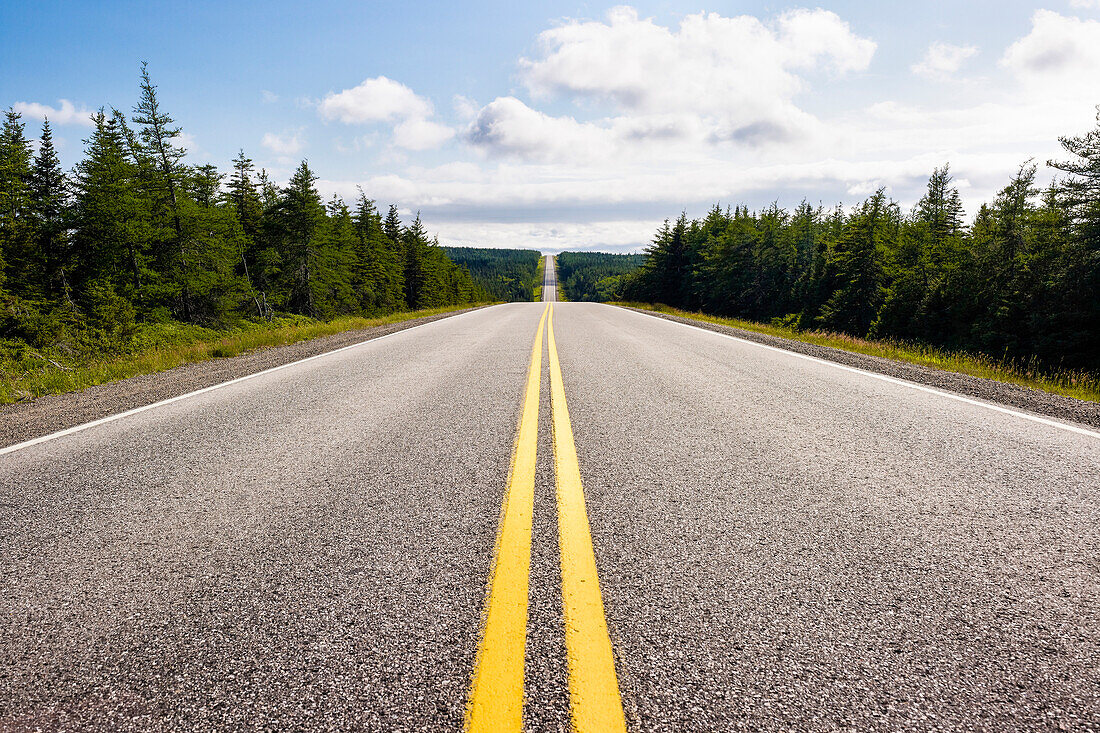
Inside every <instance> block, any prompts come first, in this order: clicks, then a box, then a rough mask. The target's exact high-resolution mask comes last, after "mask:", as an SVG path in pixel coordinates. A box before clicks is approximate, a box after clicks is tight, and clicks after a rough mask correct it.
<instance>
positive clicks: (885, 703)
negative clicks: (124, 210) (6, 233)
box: [0, 275, 1100, 731]
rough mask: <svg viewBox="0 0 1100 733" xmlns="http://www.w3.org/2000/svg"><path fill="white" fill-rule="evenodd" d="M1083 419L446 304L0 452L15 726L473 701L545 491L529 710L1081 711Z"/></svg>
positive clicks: (756, 719)
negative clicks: (354, 341)
mask: <svg viewBox="0 0 1100 733" xmlns="http://www.w3.org/2000/svg"><path fill="white" fill-rule="evenodd" d="M548 277H549V275H548ZM544 292H548V293H552V292H553V290H552V289H551V290H549V291H546V290H544ZM551 307H552V312H553V317H552V324H551V322H550V319H549V318H546V320H540V319H544V318H545V314H546V311H547V310H549V309H550V308H551ZM540 322H541V323H544V330H545V331H546V332H547V335H549V332H550V331H551V329H552V332H553V335H554V337H555V338H556V354H554V353H551V351H550V350H549V348H548V345H547V343H546V338H545V337H544V338H543V339H542V340H540V341H538V342H537V346H535V344H536V341H535V338H536V333H537V332H538V331H539V327H540ZM533 347H534V348H533ZM536 356H537V357H538V358H537V359H536V358H534V357H536ZM536 362H537V364H535V363H536ZM532 364H535V366H536V368H535V370H534V371H533V372H531V371H530V369H531V365H532ZM555 366H556V367H557V369H558V373H557V376H556V377H555V375H554V367H555ZM532 374H534V379H533V380H532V379H531V376H532ZM552 377H555V378H556V379H557V382H555V384H556V385H557V387H556V388H555V389H557V390H558V391H556V392H555V395H556V396H555V402H554V403H553V404H552V403H551V387H552V384H551V382H552ZM532 385H533V386H532ZM532 390H534V391H533V392H532ZM532 395H533V396H532ZM565 399H567V401H568V410H567V412H566V410H565V402H564V400H565ZM536 408H537V415H536V414H532V410H534V409H536ZM524 416H527V419H528V422H527V423H526V424H527V427H528V429H527V430H526V432H525V431H524V430H523V429H522V427H521V426H522V425H523V424H524V423H523V422H522V421H523V419H524ZM530 420H534V421H535V422H534V423H531V422H530ZM563 421H564V422H563ZM532 425H534V426H535V427H536V428H537V429H533V428H532ZM566 427H568V428H569V429H570V430H571V438H572V442H571V441H568V440H566V437H567V435H566V433H565V428H566ZM1067 427H1068V428H1072V427H1073V426H1071V425H1068V426H1066V427H1063V426H1062V424H1060V423H1054V424H1051V422H1041V421H1038V420H1035V419H1029V418H1028V417H1027V416H1024V415H1019V414H1012V413H1010V412H1004V411H998V410H996V409H992V408H991V407H990V406H987V405H985V404H981V403H975V402H970V401H963V400H960V399H953V398H951V397H949V396H945V395H943V394H939V393H936V392H933V391H928V390H924V389H920V388H917V387H913V386H907V385H903V384H896V383H892V382H889V381H885V380H883V379H881V378H878V377H876V376H874V375H870V374H867V373H863V372H858V371H853V370H850V369H845V368H843V367H838V366H837V365H831V364H826V363H821V362H818V361H815V360H811V359H806V358H803V357H800V356H797V355H794V354H791V353H788V352H782V351H778V350H773V349H769V348H766V347H762V346H760V345H757V344H750V343H745V342H741V341H737V340H734V339H730V338H727V337H724V336H722V335H720V334H715V333H712V332H707V331H702V330H698V329H693V328H690V327H687V326H684V325H682V324H678V323H673V322H669V321H665V320H661V319H658V318H653V317H649V316H646V315H643V314H640V313H636V312H633V311H628V310H624V309H619V308H615V307H612V306H605V305H596V304H587V303H558V304H555V305H553V306H549V305H543V304H540V303H518V304H510V305H502V306H496V307H493V308H488V309H482V310H478V311H473V312H470V313H465V314H462V315H458V316H455V317H452V318H447V319H443V320H440V321H436V322H433V323H429V324H426V325H423V326H420V327H417V328H415V329H410V330H407V331H401V332H398V333H396V334H393V335H390V336H387V337H385V338H381V339H376V340H373V341H369V342H367V343H364V344H362V345H361V346H356V347H353V348H350V349H346V350H343V351H339V352H335V353H331V354H328V355H326V356H322V357H319V358H316V359H313V360H312V361H310V362H308V363H303V364H300V365H295V366H290V367H287V368H284V369H281V370H279V371H275V372H271V373H268V374H261V375H258V376H255V377H253V378H249V379H246V380H244V381H240V382H236V383H234V384H231V385H228V386H225V387H223V388H221V389H216V390H213V391H209V392H205V393H203V394H199V395H195V396H192V397H188V398H185V399H182V400H179V401H176V402H173V403H171V404H167V405H162V406H159V407H155V408H153V409H149V410H145V411H143V412H141V413H139V414H133V415H129V416H125V417H122V418H120V419H117V420H114V421H110V422H107V423H104V424H100V425H97V426H94V427H90V428H88V429H86V430H81V431H77V432H74V433H71V434H67V435H64V436H60V437H57V438H55V439H51V440H47V441H45V442H40V443H37V444H34V445H30V446H27V447H23V448H20V449H18V450H14V451H9V452H7V453H5V454H3V455H0V609H2V611H3V613H2V614H0V730H28V731H29V730H39V729H43V730H130V729H133V730H211V729H231V730H232V729H244V730H291V729H299V730H325V729H331V730H356V729H365V730H440V729H442V730H453V729H461V728H462V727H463V726H464V725H470V726H471V727H476V725H477V720H473V721H471V720H469V719H468V717H467V706H468V704H469V701H470V698H471V689H472V685H473V681H474V679H475V677H477V675H478V674H479V673H481V672H483V671H484V669H483V668H484V667H485V665H487V664H488V661H487V660H489V658H490V657H491V653H490V651H491V649H492V648H493V645H494V644H496V643H497V642H496V641H494V639H493V638H490V637H492V634H490V633H488V631H487V628H488V627H486V621H485V619H486V617H487V614H489V616H490V617H491V616H492V614H493V611H492V610H487V607H488V608H489V609H491V608H492V606H493V603H494V602H495V601H494V600H492V598H493V596H495V595H496V591H497V590H500V591H501V593H502V594H503V593H505V592H506V591H507V588H505V586H504V583H503V581H500V582H498V583H497V584H496V585H495V586H494V587H493V588H490V583H491V578H493V577H496V578H501V577H512V576H509V575H508V574H507V573H506V572H503V571H502V570H501V568H502V567H503V566H504V565H506V564H507V563H510V562H511V561H512V560H514V559H517V558H518V560H522V559H523V553H522V547H523V539H524V532H523V529H524V526H525V524H524V523H525V522H526V523H527V525H526V526H530V527H531V529H530V534H529V547H530V554H529V566H528V572H527V573H526V576H525V580H526V581H527V582H529V591H528V593H527V594H526V596H525V598H526V599H527V609H526V613H525V614H522V613H519V614H518V615H517V611H516V608H517V607H516V606H514V605H513V606H502V607H501V608H503V609H504V612H503V613H504V614H505V616H507V615H508V614H512V618H513V620H515V619H516V618H518V619H520V620H521V621H524V620H525V622H526V627H525V629H523V628H521V629H520V633H523V634H524V636H523V637H521V639H522V643H520V644H519V646H518V648H519V649H521V650H522V649H524V647H525V648H526V653H525V660H526V666H522V664H523V661H522V660H521V662H520V663H521V668H520V675H521V676H520V677H519V682H520V686H521V694H522V696H523V697H522V699H521V708H522V716H523V721H524V723H525V726H526V728H527V729H528V730H537V731H543V730H547V731H557V730H569V728H570V726H571V725H572V724H576V722H577V721H576V720H573V719H572V718H571V715H576V711H575V710H574V712H572V713H571V704H572V706H573V708H577V707H578V706H580V705H581V702H584V701H581V702H578V698H577V696H576V694H575V693H576V690H574V691H573V697H572V698H571V697H570V695H571V692H570V689H571V685H572V686H578V685H584V684H587V685H593V684H596V685H597V687H589V688H587V689H589V690H590V691H593V694H595V695H596V697H599V701H598V702H599V704H598V706H597V707H599V706H603V707H602V708H600V709H599V710H597V711H596V714H602V713H607V714H608V715H609V716H610V717H608V718H607V720H610V721H611V723H609V724H607V725H608V727H607V728H606V729H611V728H614V727H615V722H614V721H615V718H616V716H615V710H614V709H613V708H614V706H615V705H619V706H620V707H619V710H618V714H617V715H618V720H620V721H625V726H626V728H628V729H630V730H647V731H648V730H669V731H671V730H684V731H696V730H698V731H708V730H738V729H745V730H837V729H850V730H883V731H898V730H1059V729H1064V730H1090V729H1097V728H1100V435H1098V434H1096V433H1095V432H1091V431H1089V430H1084V429H1078V430H1077V431H1074V430H1072V429H1067ZM517 431H518V434H519V437H518V438H517ZM574 445H575V452H573V450H572V449H573V446H574ZM525 446H526V447H525ZM527 449H530V450H531V452H532V453H533V455H534V457H533V459H532V460H533V463H532V464H531V468H530V471H531V482H530V488H529V492H528V493H529V502H530V507H531V511H530V512H529V513H528V514H527V515H526V517H525V516H524V515H523V511H522V510H523V507H524V502H523V501H521V498H522V497H523V496H524V495H525V494H524V491H528V490H526V489H524V485H523V481H520V479H521V478H523V476H521V475H520V474H524V472H525V471H527V470H528V469H527V468H524V466H525V465H526V464H525V463H524V461H522V460H520V456H521V453H522V452H523V451H525V450H527ZM555 451H556V453H555ZM571 452H572V457H573V458H575V461H574V462H573V463H572V464H571V463H570V453H571ZM514 458H515V459H516V460H515V462H513V459H514ZM570 465H572V466H573V467H574V468H578V467H579V468H578V470H579V478H580V482H582V483H583V502H582V506H581V507H580V510H581V512H582V515H580V516H578V515H577V514H576V511H577V507H576V505H575V503H574V504H572V505H570V501H571V500H570V499H569V496H570V495H569V493H568V492H570V491H574V490H577V491H579V490H580V485H579V484H577V485H576V486H573V485H572V484H571V483H570V482H569V480H567V478H568V475H569V471H570V470H571V469H570ZM524 475H526V474H524ZM563 477H565V478H563ZM558 492H562V494H563V496H564V498H563V499H562V500H561V501H559V500H558V497H557V493H558ZM570 507H571V508H570ZM585 508H586V509H587V519H586V521H585V522H581V521H580V520H581V519H584V517H583V511H584V509H585ZM570 512H572V514H570ZM513 515H514V516H513ZM509 516H513V518H518V520H517V521H518V524H516V525H515V526H516V527H518V528H519V531H518V534H514V533H512V534H510V533H509V532H505V531H504V530H503V529H501V530H500V531H501V535H500V550H499V551H498V547H497V545H498V529H500V528H501V526H502V521H503V520H505V519H506V518H508V517H509ZM559 533H560V534H559ZM517 538H518V539H517ZM586 541H587V542H588V544H587V545H585V542H586ZM514 542H518V543H519V544H514ZM515 548H519V549H518V550H517V552H519V554H518V555H511V554H509V553H510V552H511V550H512V549H515ZM586 550H587V551H589V552H591V553H594V554H593V557H594V559H595V563H594V565H593V566H592V568H591V569H592V570H593V572H595V571H596V570H597V569H598V590H597V591H596V594H595V595H594V596H593V595H592V593H591V590H592V588H591V587H589V588H588V589H587V590H586V591H585V592H587V593H588V594H589V595H588V596H586V598H587V600H584V599H582V600H584V603H582V604H581V606H578V605H577V603H578V601H577V598H579V597H580V596H579V595H577V593H579V592H580V591H578V592H577V593H574V592H573V591H570V590H568V588H570V587H571V588H573V589H574V590H575V589H576V588H582V589H583V588H584V586H585V585H586V584H587V585H589V586H595V585H596V583H595V582H594V580H595V579H594V576H593V577H592V579H591V580H586V579H585V578H586V576H584V572H585V567H586V566H585V563H584V554H585V551H586ZM563 555H565V556H566V557H563ZM510 567H513V570H515V568H520V569H522V568H523V563H522V562H517V563H513V564H512V566H510ZM509 572H511V571H509ZM563 573H564V577H563ZM515 577H519V576H518V575H517V576H515ZM578 581H579V582H580V585H578V584H577V583H578ZM563 584H564V585H565V586H566V588H567V590H566V592H565V594H564V595H563ZM570 584H572V585H570ZM520 595H521V596H522V594H520ZM593 597H594V598H595V600H594V601H593V600H592V599H593ZM601 599H602V607H601V606H600V601H601ZM566 617H569V618H571V619H573V621H572V622H571V625H570V629H571V632H570V633H571V634H573V636H570V637H569V639H567V634H566V632H565V627H566V624H565V618H566ZM601 624H603V626H602V628H603V631H602V634H603V636H602V639H603V640H606V641H607V642H609V647H608V648H609V649H611V650H613V657H612V656H608V659H610V660H612V661H611V669H610V674H611V676H610V678H608V677H607V676H606V675H604V676H601V674H603V673H606V672H607V671H608V670H607V669H606V668H604V669H602V671H601V668H600V667H599V665H600V655H599V653H598V652H599V650H600V644H601V637H600V633H601V632H600V627H601ZM483 631H485V632H486V633H484V634H483ZM512 631H514V629H512ZM588 632H591V635H590V637H585V638H583V639H581V640H580V641H578V640H577V639H578V638H579V637H578V636H577V634H580V635H581V636H584V634H586V633H588ZM509 633H511V632H509ZM483 637H484V638H483ZM501 638H505V639H506V638H507V634H505V636H504V637H501ZM499 648H500V649H505V647H499ZM502 659H504V662H505V663H507V662H508V659H507V655H504V657H502ZM589 672H592V674H590V675H588V676H587V677H585V675H586V674H588V673H589ZM486 676H487V677H490V675H488V674H487V673H486ZM582 678H583V679H582ZM586 680H587V681H586ZM593 680H596V682H595V683H594V682H593ZM600 680H602V682H600ZM492 681H493V680H492V679H490V682H492ZM609 684H610V686H616V685H617V690H610V688H609V686H608V685H609ZM612 692H613V693H614V694H611V693H612ZM585 699H586V700H589V701H590V700H591V698H585ZM505 702H507V701H506V700H504V699H503V698H501V704H502V705H503V704H504V703H505ZM592 719H596V718H592ZM585 720H589V718H585ZM577 727H578V728H583V727H584V726H583V725H578V726H577ZM587 729H588V730H594V729H595V728H594V727H593V726H592V725H589V727H588V728H587Z"/></svg>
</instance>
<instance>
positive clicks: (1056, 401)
mask: <svg viewBox="0 0 1100 733" xmlns="http://www.w3.org/2000/svg"><path fill="white" fill-rule="evenodd" d="M618 307H621V308H626V309H627V310H632V311H636V312H638V313H644V314H645V315H648V316H654V317H656V318H663V319H664V320H666V321H674V322H676V323H683V324H686V325H689V326H695V327H696V328H701V329H704V330H707V331H714V332H715V333H721V334H725V335H728V336H734V337H736V338H740V339H744V340H746V341H752V342H755V343H759V344H764V345H766V346H774V347H776V348H780V349H785V350H787V351H793V352H795V353H799V354H804V355H806V356H812V357H816V358H818V359H825V360H827V361H831V362H835V363H837V364H843V365H845V366H850V367H855V368H856V369H863V370H865V371H869V372H875V373H877V374H884V375H886V376H889V377H894V378H895V379H904V380H907V381H910V382H915V383H917V384H923V385H926V386H929V387H935V388H936V389H942V390H945V391H948V392H955V393H957V394H963V395H966V396H968V397H974V398H977V399H980V400H986V401H987V402H992V403H995V404H998V405H1005V406H1007V407H1013V408H1016V409H1020V410H1026V411H1028V412H1033V413H1035V414H1038V415H1043V416H1045V417H1052V418H1055V419H1057V420H1066V421H1069V422H1075V423H1080V424H1082V425H1088V426H1090V427H1094V428H1100V403H1096V402H1086V401H1084V400H1077V399H1074V398H1072V397H1064V396H1062V395H1055V394H1050V393H1049V392H1042V391H1039V390H1035V389H1029V388H1027V387H1022V386H1020V385H1017V384H1009V383H1006V382H997V381H995V380H992V379H985V378H983V377H974V376H971V375H969V374H959V373H958V372H949V371H944V370H942V369H934V368H932V367H926V366H921V365H918V364H907V363H905V362H900V361H894V360H892V359H885V358H883V357H880V356H869V355H866V354H857V353H854V352H851V351H844V350H843V349H836V348H832V347H829V346H818V345H816V344H808V343H805V342H803V341H796V340H794V339H787V338H782V337H780V336H770V335H768V334H762V333H756V332H754V331H746V330H743V329H740V328H734V327H732V326H723V325H720V324H717V323H710V322H708V321H700V320H695V319H692V318H684V317H683V316H676V315H672V314H669V313H659V312H656V311H650V310H645V309H643V308H633V307H630V306H618Z"/></svg>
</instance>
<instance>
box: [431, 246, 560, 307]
mask: <svg viewBox="0 0 1100 733" xmlns="http://www.w3.org/2000/svg"><path fill="white" fill-rule="evenodd" d="M443 251H444V253H446V255H447V256H448V257H449V258H450V259H451V261H452V262H454V263H455V264H456V265H458V266H460V267H464V268H466V269H467V270H468V271H469V273H470V276H471V277H472V278H473V279H474V283H476V284H477V286H478V287H480V288H482V289H483V290H485V292H487V293H488V295H489V297H491V298H492V299H493V300H500V301H505V302H530V301H531V300H533V299H534V295H535V288H536V287H537V286H538V285H540V284H541V283H542V272H540V271H539V259H540V257H541V255H540V254H539V253H538V252H537V251H535V250H533V249H486V248H482V247H444V248H443Z"/></svg>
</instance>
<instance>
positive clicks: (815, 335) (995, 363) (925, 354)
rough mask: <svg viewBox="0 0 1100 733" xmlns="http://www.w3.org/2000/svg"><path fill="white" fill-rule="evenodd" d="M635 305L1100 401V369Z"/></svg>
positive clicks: (697, 319)
mask: <svg viewBox="0 0 1100 733" xmlns="http://www.w3.org/2000/svg"><path fill="white" fill-rule="evenodd" d="M616 305H623V306H628V307H632V308H643V309H645V310H651V311H656V312H658V313H668V314H670V315H676V316H682V317H684V318H691V319H692V320H696V321H705V322H707V323H717V324H720V325H723V326H732V327H733V328H740V329H743V330H745V331H752V332H754V333H763V334H767V335H769V336H778V337H781V338H787V339H792V340H795V341H802V342H804V343H808V344H816V345H818V346H829V347H832V348H834V349H843V350H844V351H851V352H855V353H857V354H866V355H868V356H881V357H883V358H886V359H895V360H897V361H904V362H908V363H910V364H919V365H921V366H926V367H932V368H933V369H942V370H944V371H948V372H957V373H959V374H969V375H971V376H975V377H984V378H985V379H992V380H996V381H998V382H1008V383H1011V384H1018V385H1021V386H1023V387H1030V388H1031V389H1037V390H1042V391H1044V392H1050V393H1052V394H1058V395H1064V396H1066V397H1074V398H1076V399H1079V400H1087V401H1090V402H1100V374H1093V373H1089V372H1081V371H1071V370H1063V369H1050V368H1044V367H1042V365H1040V364H1038V363H1037V362H1034V361H1033V362H1030V363H1027V364H1020V363H1017V362H1010V361H1005V360H997V359H994V358H993V357H990V356H987V355H985V354H974V353H968V352H960V351H945V350H943V349H937V348H935V347H932V346H926V345H924V344H912V343H904V342H898V341H872V340H869V339H861V338H856V337H854V336H849V335H847V334H843V333H834V332H830V331H796V330H794V329H792V328H786V327H784V326H776V325H770V324H766V323H757V322H755V321H744V320H741V319H739V318H719V317H717V316H710V315H707V314H705V313H690V312H688V311H682V310H677V309H676V308H669V307H668V306H664V305H654V304H652V303H617V304H616Z"/></svg>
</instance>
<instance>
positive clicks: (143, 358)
mask: <svg viewBox="0 0 1100 733" xmlns="http://www.w3.org/2000/svg"><path fill="white" fill-rule="evenodd" d="M468 307H470V306H469V305H458V306H452V307H448V308H430V309H425V310H419V311H410V312H404V313H392V314H390V315H386V316H379V317H377V318H363V317H359V316H346V317H341V318H336V319H333V320H331V321H316V320H313V319H310V318H305V317H291V318H282V319H276V320H275V321H274V322H272V323H246V324H243V325H241V326H240V327H237V328H234V329H231V330H228V331H216V330H212V329H207V328H201V327H198V326H188V325H185V324H161V325H159V326H155V327H150V328H149V329H148V330H147V331H146V332H145V333H143V334H141V338H139V339H138V346H136V347H135V348H134V349H133V350H132V351H131V352H130V353H126V354H120V355H118V356H112V357H109V358H91V359H72V358H69V359H66V357H65V356H64V355H63V354H60V353H53V352H49V351H47V352H44V353H39V352H35V351H32V350H28V352H27V353H26V354H25V355H23V356H22V357H21V358H19V359H8V360H6V361H3V362H0V404H5V403H11V402H18V401H21V400H26V399H31V398H34V397H41V396H43V395H48V394H58V393H61V392H71V391H74V390H78V389H84V388H85V387H91V386H93V385H96V384H103V383H104V382H110V381H114V380H116V379H126V378H127V377H133V376H137V375H139V374H152V373H154V372H160V371H164V370H165V369H172V368H173V367H177V366H181V365H183V364H192V363H195V362H200V361H207V360H208V359H221V358H226V357H231V356H237V355H238V354H243V353H246V352H250V351H256V350H257V349H266V348H270V347H272V346H285V345H287V344H293V343H297V342H299V341H306V340H308V339H314V338H318V337H321V336H330V335H332V334H336V333H342V332H344V331H352V330H356V329H362V328H373V327H376V326H383V325H386V324H389V323H397V322H399V321H407V320H411V319H413V318H422V317H424V316H432V315H437V314H440V313H447V312H450V311H454V310H460V309H462V308H468Z"/></svg>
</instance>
